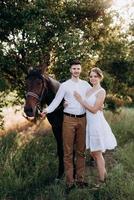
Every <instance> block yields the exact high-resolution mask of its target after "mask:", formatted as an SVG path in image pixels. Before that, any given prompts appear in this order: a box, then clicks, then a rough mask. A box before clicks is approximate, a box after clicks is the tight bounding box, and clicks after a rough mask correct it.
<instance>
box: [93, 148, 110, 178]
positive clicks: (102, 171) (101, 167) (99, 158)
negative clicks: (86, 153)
mask: <svg viewBox="0 0 134 200" xmlns="http://www.w3.org/2000/svg"><path fill="white" fill-rule="evenodd" d="M91 155H92V156H93V158H94V159H95V160H96V163H97V168H98V172H99V178H100V181H104V180H105V178H106V174H107V172H106V168H105V160H104V158H103V155H102V152H101V151H95V152H92V153H91Z"/></svg>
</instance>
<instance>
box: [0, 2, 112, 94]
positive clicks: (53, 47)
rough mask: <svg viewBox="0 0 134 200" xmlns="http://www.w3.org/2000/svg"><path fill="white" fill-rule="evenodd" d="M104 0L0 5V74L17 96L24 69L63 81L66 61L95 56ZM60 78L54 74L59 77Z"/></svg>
mask: <svg viewBox="0 0 134 200" xmlns="http://www.w3.org/2000/svg"><path fill="white" fill-rule="evenodd" d="M109 2H110V1H108V0H103V1H101V0H94V1H93V0H90V1H89V0H79V1H75V0H70V1H69V0H68V1H67V0H57V1H55V0H24V1H18V0H10V1H9V0H7V1H4V0H3V1H1V3H0V15H1V17H0V25H1V29H0V40H1V45H0V67H1V68H0V72H1V74H2V77H3V78H4V80H7V81H8V83H9V86H10V87H11V88H12V89H17V90H18V91H20V90H21V89H22V88H23V83H24V78H25V75H26V74H27V71H28V69H29V68H30V67H36V66H38V68H40V69H41V70H42V72H44V70H45V69H46V68H48V67H49V71H52V72H54V73H55V74H56V77H57V78H58V79H64V78H65V76H66V74H67V70H65V68H63V66H66V65H67V61H68V60H69V59H70V58H71V57H76V56H78V57H80V58H82V59H83V60H84V59H85V58H86V60H85V61H87V60H89V59H91V55H96V53H95V50H97V48H98V46H97V45H98V41H99V39H100V37H101V36H103V35H104V32H105V29H106V28H105V23H106V21H107V19H108V18H109V16H108V14H107V13H106V10H107V8H108V6H109V5H110V3H109ZM59 72H60V73H59Z"/></svg>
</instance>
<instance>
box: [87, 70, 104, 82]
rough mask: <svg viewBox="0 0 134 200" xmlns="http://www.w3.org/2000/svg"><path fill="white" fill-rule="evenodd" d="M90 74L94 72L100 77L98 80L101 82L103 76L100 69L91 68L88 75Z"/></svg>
mask: <svg viewBox="0 0 134 200" xmlns="http://www.w3.org/2000/svg"><path fill="white" fill-rule="evenodd" d="M91 72H95V73H96V74H97V75H98V76H99V77H100V79H101V80H103V78H104V76H103V73H102V70H101V69H100V68H98V67H93V68H92V69H91V70H90V72H89V74H90V73H91Z"/></svg>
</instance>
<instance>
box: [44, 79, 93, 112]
mask: <svg viewBox="0 0 134 200" xmlns="http://www.w3.org/2000/svg"><path fill="white" fill-rule="evenodd" d="M90 88H91V86H90V84H89V83H88V82H87V81H84V80H81V79H79V80H78V81H77V82H75V81H73V80H72V79H69V80H67V81H65V82H64V83H62V84H61V85H60V87H59V90H58V92H57V94H56V96H55V98H54V99H53V101H52V102H51V104H50V105H49V106H48V107H47V108H45V110H44V111H46V112H47V113H51V112H53V111H54V110H55V109H56V108H57V107H58V105H59V104H60V103H61V101H62V99H63V98H64V100H65V101H66V102H67V103H68V106H66V107H65V108H64V112H66V113H70V114H74V115H81V114H84V113H85V108H84V107H83V106H82V105H81V104H80V103H79V102H78V101H77V100H76V99H75V97H74V91H77V92H78V93H79V94H80V95H81V96H82V97H85V94H86V92H87V90H88V89H90Z"/></svg>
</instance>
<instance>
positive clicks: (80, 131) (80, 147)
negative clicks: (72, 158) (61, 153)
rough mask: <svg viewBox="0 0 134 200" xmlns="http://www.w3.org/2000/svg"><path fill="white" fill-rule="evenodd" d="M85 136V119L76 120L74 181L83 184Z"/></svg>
mask: <svg viewBox="0 0 134 200" xmlns="http://www.w3.org/2000/svg"><path fill="white" fill-rule="evenodd" d="M85 135H86V118H85V117H83V118H78V124H77V132H76V180H77V182H84V176H85Z"/></svg>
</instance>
